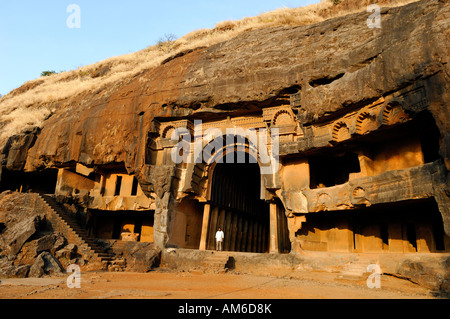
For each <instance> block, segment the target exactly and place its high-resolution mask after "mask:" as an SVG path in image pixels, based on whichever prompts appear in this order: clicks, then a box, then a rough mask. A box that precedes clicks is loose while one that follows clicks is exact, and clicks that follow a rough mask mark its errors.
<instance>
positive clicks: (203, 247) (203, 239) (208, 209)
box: [199, 204, 211, 250]
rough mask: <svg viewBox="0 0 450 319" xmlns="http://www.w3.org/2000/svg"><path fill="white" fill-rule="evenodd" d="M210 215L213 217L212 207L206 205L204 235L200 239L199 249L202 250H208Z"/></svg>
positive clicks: (203, 224) (203, 225)
mask: <svg viewBox="0 0 450 319" xmlns="http://www.w3.org/2000/svg"><path fill="white" fill-rule="evenodd" d="M210 215H211V205H210V204H205V208H204V210H203V223H202V234H201V238H200V248H199V249H200V250H206V244H207V241H208V228H209V216H210Z"/></svg>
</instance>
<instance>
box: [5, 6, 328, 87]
mask: <svg viewBox="0 0 450 319" xmlns="http://www.w3.org/2000/svg"><path fill="white" fill-rule="evenodd" d="M2 2H3V3H2V5H1V9H0V94H3V95H5V94H7V93H8V92H10V91H11V90H13V89H15V88H17V87H19V86H20V85H22V84H23V83H24V82H26V81H28V80H32V79H35V78H38V77H39V76H40V73H41V72H42V71H45V70H55V71H57V72H59V71H68V70H73V69H76V68H78V67H79V66H83V65H88V64H92V63H95V62H98V61H101V60H104V59H106V58H109V57H111V56H118V55H122V54H126V53H131V52H136V51H139V50H142V49H144V48H146V47H148V46H150V45H153V44H155V43H156V42H157V41H158V40H159V39H160V38H161V37H163V36H164V35H165V34H174V35H176V36H177V37H181V36H183V35H185V34H187V33H189V32H191V31H194V30H197V29H202V28H213V27H214V25H215V24H216V23H218V22H221V21H224V20H237V19H241V18H244V17H249V16H255V15H258V14H261V13H263V12H267V11H271V10H274V9H277V8H281V7H300V6H305V5H308V4H311V3H318V2H320V0H227V1H223V0H222V1H219V0H191V1H182V0H166V1H153V0H149V1H141V0H120V1H118V0H70V1H66V0H39V1H36V0H18V1H2ZM71 4H76V5H78V6H79V8H80V10H81V15H80V17H81V28H72V29H71V28H69V27H68V26H67V23H66V21H67V19H68V18H69V16H70V15H71V12H69V13H68V12H67V8H68V6H69V5H71Z"/></svg>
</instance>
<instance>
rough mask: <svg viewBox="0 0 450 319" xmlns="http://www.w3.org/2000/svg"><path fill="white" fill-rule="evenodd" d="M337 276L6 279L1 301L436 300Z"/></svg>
mask: <svg viewBox="0 0 450 319" xmlns="http://www.w3.org/2000/svg"><path fill="white" fill-rule="evenodd" d="M336 277H337V275H336V273H327V272H314V271H297V272H294V273H289V274H285V275H279V274H278V275H252V274H238V273H233V272H229V273H225V274H213V273H203V272H200V271H198V272H197V271H191V272H180V271H169V270H164V269H158V270H155V271H152V272H150V273H146V274H142V273H129V272H87V273H82V274H81V288H72V289H70V288H68V287H67V284H66V280H67V277H56V278H43V279H33V278H27V279H1V280H2V283H1V284H0V299H186V300H189V299H435V298H439V297H438V296H436V295H435V294H434V293H433V292H432V291H430V290H428V289H425V288H424V287H421V286H418V285H416V284H414V283H412V282H409V281H407V280H403V279H399V278H395V277H391V276H384V275H383V276H382V277H381V288H379V289H377V288H374V289H369V288H368V287H367V284H366V281H365V280H360V281H355V280H343V279H337V278H336Z"/></svg>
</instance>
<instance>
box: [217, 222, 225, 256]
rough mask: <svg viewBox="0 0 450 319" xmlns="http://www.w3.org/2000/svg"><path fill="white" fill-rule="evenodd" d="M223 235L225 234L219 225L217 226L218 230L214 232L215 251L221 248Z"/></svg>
mask: <svg viewBox="0 0 450 319" xmlns="http://www.w3.org/2000/svg"><path fill="white" fill-rule="evenodd" d="M224 237H225V234H224V233H223V231H222V229H220V227H219V230H218V231H217V233H216V250H217V251H222V250H223V239H224Z"/></svg>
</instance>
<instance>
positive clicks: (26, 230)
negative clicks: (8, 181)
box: [0, 192, 45, 257]
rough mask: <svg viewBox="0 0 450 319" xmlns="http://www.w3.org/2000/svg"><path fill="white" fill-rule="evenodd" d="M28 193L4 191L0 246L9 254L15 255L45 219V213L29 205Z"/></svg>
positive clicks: (1, 208)
mask: <svg viewBox="0 0 450 319" xmlns="http://www.w3.org/2000/svg"><path fill="white" fill-rule="evenodd" d="M26 200H27V198H26V195H25V194H20V193H13V192H4V193H3V194H2V196H1V198H0V215H2V216H3V217H2V219H3V223H2V224H3V225H4V226H3V232H2V234H1V235H0V246H1V248H2V250H4V251H5V252H6V253H7V254H8V255H9V256H11V257H12V256H15V255H17V253H18V252H19V251H20V250H21V249H22V246H23V245H24V244H25V243H26V242H27V241H28V240H29V239H30V237H31V236H33V235H34V234H35V233H36V232H37V230H38V229H39V226H40V225H41V223H42V222H43V221H44V220H45V213H44V212H42V211H40V210H38V209H35V207H33V206H32V205H27V204H28V203H26Z"/></svg>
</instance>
